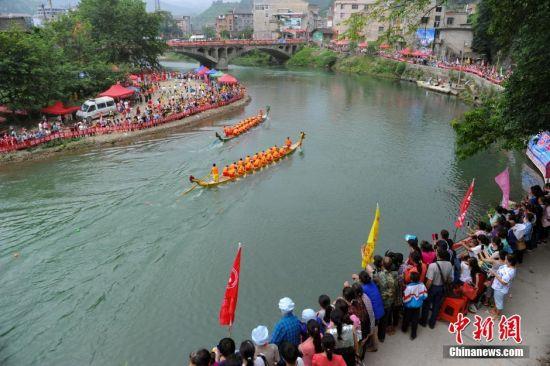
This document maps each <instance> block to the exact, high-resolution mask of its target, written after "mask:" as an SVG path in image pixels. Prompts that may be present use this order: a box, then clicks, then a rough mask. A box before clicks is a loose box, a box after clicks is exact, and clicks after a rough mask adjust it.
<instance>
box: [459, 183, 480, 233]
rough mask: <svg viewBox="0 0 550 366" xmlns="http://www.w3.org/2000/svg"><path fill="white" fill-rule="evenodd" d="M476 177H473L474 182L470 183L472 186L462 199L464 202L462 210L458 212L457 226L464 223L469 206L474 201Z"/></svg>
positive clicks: (461, 204)
mask: <svg viewBox="0 0 550 366" xmlns="http://www.w3.org/2000/svg"><path fill="white" fill-rule="evenodd" d="M475 181H476V179H475V178H474V179H472V184H470V188H468V191H467V192H466V195H465V196H464V198H463V199H462V202H461V203H460V211H459V213H458V217H457V219H456V221H455V227H456V228H457V229H458V228H461V227H462V225H464V219H465V218H466V213H467V212H468V207H470V202H472V196H473V195H474V184H475Z"/></svg>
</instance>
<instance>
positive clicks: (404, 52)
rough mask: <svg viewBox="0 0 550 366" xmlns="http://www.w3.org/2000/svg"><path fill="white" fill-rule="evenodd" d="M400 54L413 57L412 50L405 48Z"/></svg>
mask: <svg viewBox="0 0 550 366" xmlns="http://www.w3.org/2000/svg"><path fill="white" fill-rule="evenodd" d="M399 53H400V54H402V55H403V56H410V55H411V50H410V48H404V49H402V50H401V51H399Z"/></svg>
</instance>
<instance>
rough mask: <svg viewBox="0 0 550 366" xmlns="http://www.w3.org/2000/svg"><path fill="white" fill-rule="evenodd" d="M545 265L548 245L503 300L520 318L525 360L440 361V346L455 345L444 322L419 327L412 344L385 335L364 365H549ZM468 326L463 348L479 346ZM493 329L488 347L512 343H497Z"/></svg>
mask: <svg viewBox="0 0 550 366" xmlns="http://www.w3.org/2000/svg"><path fill="white" fill-rule="evenodd" d="M549 264H550V243H549V244H545V245H544V246H541V247H539V248H538V249H537V250H536V251H534V252H532V253H530V254H528V255H527V256H526V258H525V260H524V262H523V265H522V266H521V267H520V269H519V270H518V276H517V278H516V279H515V283H514V284H513V286H512V290H511V294H512V297H511V298H508V299H507V300H506V305H505V307H506V308H505V313H506V315H512V314H519V315H521V316H522V328H523V329H522V336H523V342H522V344H523V345H527V346H529V352H530V356H529V359H522V360H519V359H515V360H511V359H508V360H505V359H473V360H467V359H454V360H450V359H444V358H443V345H454V344H456V343H455V336H454V335H453V334H450V333H449V332H448V330H447V326H448V323H446V322H438V323H437V325H436V328H435V329H434V330H431V329H429V328H423V327H420V326H419V327H418V328H419V329H418V337H417V338H416V339H415V340H414V341H411V340H410V339H409V334H404V333H403V332H401V330H398V331H397V332H396V334H395V335H393V336H387V337H386V341H385V342H384V343H383V344H381V345H380V346H379V347H378V352H374V353H368V354H367V357H366V362H365V363H366V365H384V366H392V365H479V364H481V363H483V365H487V366H493V365H494V366H502V365H504V366H506V365H550V316H549V315H550V311H549V310H548V303H549V302H550V281H549V279H550V270H549V267H550V266H549ZM485 310H486V309H485V308H483V309H480V310H479V311H478V314H479V315H481V316H483V317H486V316H487V315H488V314H487V313H486V312H485ZM468 317H469V318H470V319H471V320H472V323H473V315H472V314H468ZM472 323H470V325H469V326H468V328H467V330H466V331H465V332H464V333H463V337H464V344H465V345H468V344H471V345H474V344H476V345H479V344H480V343H478V342H476V341H474V340H473V338H472V331H473V327H472ZM494 330H495V337H496V338H497V341H493V342H491V343H490V344H493V345H498V344H514V341H512V342H500V341H498V327H497V325H496V324H495V328H494ZM409 332H410V331H409Z"/></svg>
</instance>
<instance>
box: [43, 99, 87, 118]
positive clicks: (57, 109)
mask: <svg viewBox="0 0 550 366" xmlns="http://www.w3.org/2000/svg"><path fill="white" fill-rule="evenodd" d="M79 109H80V107H65V106H64V105H63V103H61V102H60V101H57V102H55V103H54V104H53V105H51V106H48V107H46V108H42V109H41V111H42V113H45V114H53V115H56V116H64V115H66V114H71V113H73V112H76V111H78V110H79Z"/></svg>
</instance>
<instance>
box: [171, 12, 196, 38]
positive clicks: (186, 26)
mask: <svg viewBox="0 0 550 366" xmlns="http://www.w3.org/2000/svg"><path fill="white" fill-rule="evenodd" d="M174 20H175V21H176V26H177V27H178V28H179V29H180V30H181V32H182V33H183V34H191V33H192V28H191V17H190V16H188V15H183V16H180V17H175V18H174Z"/></svg>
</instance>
